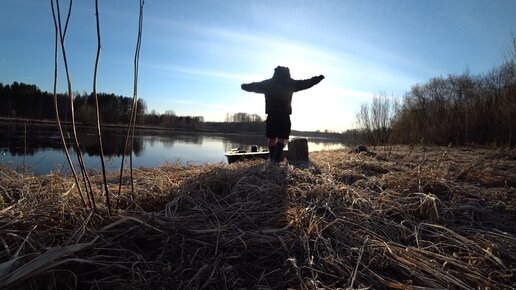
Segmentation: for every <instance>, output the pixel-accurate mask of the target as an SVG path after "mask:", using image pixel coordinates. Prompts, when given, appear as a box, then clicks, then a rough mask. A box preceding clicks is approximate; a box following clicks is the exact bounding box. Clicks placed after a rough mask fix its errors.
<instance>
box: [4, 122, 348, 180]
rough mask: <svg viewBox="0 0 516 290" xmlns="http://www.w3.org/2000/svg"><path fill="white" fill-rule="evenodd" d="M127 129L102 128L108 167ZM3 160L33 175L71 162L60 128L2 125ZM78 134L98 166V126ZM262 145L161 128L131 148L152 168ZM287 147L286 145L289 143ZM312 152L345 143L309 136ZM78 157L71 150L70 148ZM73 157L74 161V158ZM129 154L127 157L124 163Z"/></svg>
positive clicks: (250, 139) (115, 161) (118, 156)
mask: <svg viewBox="0 0 516 290" xmlns="http://www.w3.org/2000/svg"><path fill="white" fill-rule="evenodd" d="M65 131H66V133H65V134H66V136H67V140H68V141H67V142H69V144H71V138H70V136H71V135H72V134H71V131H70V128H69V127H65ZM125 132H126V130H125V129H121V128H105V129H103V132H102V134H103V145H104V154H105V157H106V159H105V161H106V167H107V170H108V171H113V170H118V169H119V167H120V165H121V160H122V152H123V144H124V142H125ZM0 134H1V136H2V138H0V164H3V165H8V166H11V167H14V168H16V169H19V170H27V171H30V172H33V173H35V174H46V173H49V172H51V171H66V172H67V171H68V165H67V162H66V157H65V155H64V150H63V148H62V144H61V139H60V137H59V132H58V130H57V127H56V126H50V125H29V124H27V125H24V124H19V123H18V124H11V123H7V124H6V123H3V124H0ZM78 138H79V141H80V144H81V150H82V152H83V153H84V161H85V163H86V167H87V168H88V169H93V170H100V158H99V146H98V140H97V136H96V130H95V128H78ZM251 145H258V147H259V148H260V149H262V148H263V149H266V148H267V147H266V146H267V139H266V138H265V137H263V136H250V135H239V134H228V135H220V134H207V133H190V132H168V131H163V130H136V132H135V140H134V144H133V148H132V152H133V165H134V166H135V167H140V166H143V167H152V166H157V165H160V164H162V163H164V162H169V163H175V162H180V163H183V164H186V163H194V164H203V163H218V162H226V158H225V157H224V152H226V151H228V150H229V149H231V148H236V147H239V148H242V149H249V147H250V146H251ZM287 147H288V145H287ZM308 147H309V149H310V151H318V150H332V149H338V148H343V147H345V146H344V144H342V143H340V142H338V141H335V140H333V141H332V140H327V139H313V138H309V143H308ZM69 150H70V153H71V155H72V156H75V155H74V152H73V148H72V147H71V146H70V147H69ZM74 160H75V159H74ZM127 161H128V158H126V162H127Z"/></svg>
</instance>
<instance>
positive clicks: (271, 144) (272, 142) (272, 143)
mask: <svg viewBox="0 0 516 290" xmlns="http://www.w3.org/2000/svg"><path fill="white" fill-rule="evenodd" d="M277 141H278V138H269V159H270V160H272V158H273V155H274V149H275V148H276V142H277Z"/></svg>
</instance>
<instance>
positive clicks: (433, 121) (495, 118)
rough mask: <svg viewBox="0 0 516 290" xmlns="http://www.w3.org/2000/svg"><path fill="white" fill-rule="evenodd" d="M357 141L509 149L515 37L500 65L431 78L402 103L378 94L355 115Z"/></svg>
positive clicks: (515, 98)
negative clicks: (477, 70) (487, 70)
mask: <svg viewBox="0 0 516 290" xmlns="http://www.w3.org/2000/svg"><path fill="white" fill-rule="evenodd" d="M356 119H357V125H358V130H357V131H356V133H357V136H358V138H359V139H361V140H363V141H364V142H367V143H369V144H372V145H378V144H388V143H390V144H417V143H423V144H435V145H448V144H456V145H466V144H484V145H487V144H493V145H505V146H514V144H515V137H516V38H514V37H513V43H512V47H511V52H510V53H509V56H508V57H506V58H505V61H504V62H503V64H502V65H500V66H498V67H494V68H493V69H492V70H490V71H489V72H487V73H485V74H480V75H471V74H470V73H469V72H468V71H467V70H466V71H465V72H464V73H462V74H457V75H448V76H447V77H442V76H441V77H435V78H432V79H430V80H429V81H427V82H426V83H423V84H416V85H414V86H413V87H412V88H411V90H410V91H409V92H407V93H406V94H405V95H404V97H403V98H402V99H401V100H399V101H398V100H396V99H395V98H389V97H387V96H386V95H385V94H384V93H380V94H379V95H376V96H375V97H374V98H373V101H372V103H371V104H364V105H362V107H361V109H360V111H359V112H358V113H357V116H356Z"/></svg>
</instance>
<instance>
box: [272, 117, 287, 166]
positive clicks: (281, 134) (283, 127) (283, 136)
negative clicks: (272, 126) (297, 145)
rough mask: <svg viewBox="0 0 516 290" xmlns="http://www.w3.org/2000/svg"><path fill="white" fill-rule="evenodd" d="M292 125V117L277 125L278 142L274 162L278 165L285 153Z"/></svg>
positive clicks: (281, 120) (280, 121)
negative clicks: (284, 149) (282, 154)
mask: <svg viewBox="0 0 516 290" xmlns="http://www.w3.org/2000/svg"><path fill="white" fill-rule="evenodd" d="M290 125H291V123H290V116H284V117H282V118H281V119H280V120H279V121H278V123H277V130H278V131H277V132H278V141H277V142H276V146H275V148H274V154H273V160H274V162H276V163H279V162H280V159H281V153H282V152H283V148H285V145H286V142H287V141H288V138H289V136H290Z"/></svg>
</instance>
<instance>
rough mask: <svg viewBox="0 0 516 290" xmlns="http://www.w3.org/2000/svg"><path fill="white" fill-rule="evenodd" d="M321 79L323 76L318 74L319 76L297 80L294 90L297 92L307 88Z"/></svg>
mask: <svg viewBox="0 0 516 290" xmlns="http://www.w3.org/2000/svg"><path fill="white" fill-rule="evenodd" d="M323 79H324V76H323V75H320V76H317V77H313V78H310V79H307V80H298V81H296V82H295V86H294V90H295V92H298V91H302V90H306V89H309V88H311V87H313V86H315V85H316V84H318V83H319V82H321V81H322V80H323Z"/></svg>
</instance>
